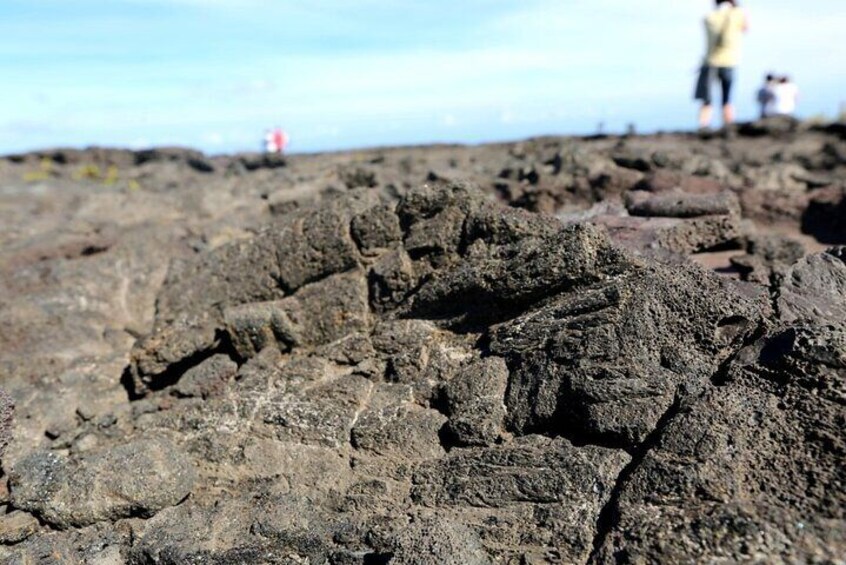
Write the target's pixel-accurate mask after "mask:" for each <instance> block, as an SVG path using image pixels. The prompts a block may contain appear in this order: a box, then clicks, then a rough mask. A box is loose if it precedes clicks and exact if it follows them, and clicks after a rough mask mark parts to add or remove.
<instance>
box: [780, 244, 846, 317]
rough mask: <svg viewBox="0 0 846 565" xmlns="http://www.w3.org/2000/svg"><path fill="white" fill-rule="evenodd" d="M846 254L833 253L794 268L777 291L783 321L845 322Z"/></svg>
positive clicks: (787, 273) (804, 260)
mask: <svg viewBox="0 0 846 565" xmlns="http://www.w3.org/2000/svg"><path fill="white" fill-rule="evenodd" d="M844 257H846V255H844V254H843V252H842V251H840V252H838V251H836V250H833V251H831V252H828V253H820V254H816V255H809V256H807V257H805V258H804V259H801V260H800V261H798V262H797V263H796V264H795V265H793V266H792V267H791V268H790V269H788V271H787V272H786V273H785V275H784V280H783V281H782V283H781V285H780V287H779V289H778V300H777V307H778V311H779V317H780V319H781V320H782V321H784V322H788V323H793V322H801V321H811V322H816V323H825V322H830V323H835V324H840V323H842V322H843V320H846V261H844Z"/></svg>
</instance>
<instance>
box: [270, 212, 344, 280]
mask: <svg viewBox="0 0 846 565" xmlns="http://www.w3.org/2000/svg"><path fill="white" fill-rule="evenodd" d="M349 222H350V218H349V217H348V215H347V212H346V211H345V210H343V209H341V208H340V207H339V206H332V207H327V208H325V209H321V210H318V211H315V212H313V213H307V214H304V215H301V216H299V217H296V218H294V219H292V220H290V221H288V222H287V223H286V224H285V225H283V226H281V228H280V232H279V233H278V234H276V242H275V244H276V260H277V262H278V265H279V269H280V271H279V274H278V282H279V283H280V284H281V285H282V287H283V288H284V289H285V290H286V292H289V293H290V292H293V291H294V290H296V289H298V288H300V287H301V286H303V285H304V284H307V283H310V282H316V281H318V280H320V279H322V278H325V277H327V276H329V275H332V274H335V273H342V272H344V271H348V270H351V269H353V268H355V267H356V266H357V265H358V250H357V247H356V245H355V243H354V242H353V241H352V239H351V238H350V229H349Z"/></svg>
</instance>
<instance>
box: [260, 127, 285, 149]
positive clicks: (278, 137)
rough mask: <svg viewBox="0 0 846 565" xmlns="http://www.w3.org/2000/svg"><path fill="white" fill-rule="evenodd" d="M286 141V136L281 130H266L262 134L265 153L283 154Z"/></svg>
mask: <svg viewBox="0 0 846 565" xmlns="http://www.w3.org/2000/svg"><path fill="white" fill-rule="evenodd" d="M288 141H289V138H288V134H287V133H285V131H284V130H283V129H282V128H279V127H277V128H274V129H273V130H267V131H266V132H265V133H264V150H265V152H266V153H277V154H281V153H284V152H285V148H286V147H287V145H288Z"/></svg>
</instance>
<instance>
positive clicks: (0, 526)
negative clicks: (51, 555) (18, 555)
mask: <svg viewBox="0 0 846 565" xmlns="http://www.w3.org/2000/svg"><path fill="white" fill-rule="evenodd" d="M39 527H40V524H39V523H38V520H36V519H35V517H34V516H32V515H31V514H27V513H26V512H21V511H19V510H15V511H13V512H10V513H9V514H5V515H3V516H0V544H8V545H11V544H15V543H20V542H22V541H23V540H25V539H26V538H28V537H29V536H31V535H32V534H34V533H35V532H37V531H38V529H39Z"/></svg>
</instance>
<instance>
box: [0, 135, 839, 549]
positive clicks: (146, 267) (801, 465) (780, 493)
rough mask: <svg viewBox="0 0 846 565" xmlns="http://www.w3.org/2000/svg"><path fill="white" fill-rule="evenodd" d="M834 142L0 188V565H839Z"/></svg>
mask: <svg viewBox="0 0 846 565" xmlns="http://www.w3.org/2000/svg"><path fill="white" fill-rule="evenodd" d="M841 137H842V136H841V135H840V133H839V132H838V131H837V130H836V129H833V130H831V131H828V130H826V129H825V128H817V129H814V130H806V129H804V128H799V129H798V130H797V131H796V132H794V133H792V134H789V135H784V136H781V135H777V136H775V137H761V138H755V137H744V136H741V137H739V138H733V137H732V136H727V137H726V138H725V139H716V138H715V139H699V138H697V137H696V136H690V135H680V134H655V135H650V136H642V137H638V136H633V135H629V136H627V137H626V138H625V139H621V138H617V137H614V136H597V137H592V138H578V139H564V138H553V137H545V138H537V139H533V140H527V141H525V142H523V143H520V144H519V145H515V144H496V145H480V146H456V145H453V146H433V147H414V148H410V147H409V148H391V149H379V150H367V149H365V150H359V151H356V152H355V153H333V154H326V155H292V156H285V157H280V156H264V155H258V154H255V155H234V156H216V157H204V156H202V155H201V154H195V153H192V152H190V151H184V150H179V149H174V150H170V149H167V150H154V151H152V152H150V153H147V154H144V155H142V156H140V160H141V161H143V163H142V164H141V165H136V164H135V161H136V158H137V156H136V153H133V152H130V151H111V150H103V149H95V150H47V151H42V152H38V153H35V154H27V155H24V156H18V157H14V158H12V159H8V158H6V159H0V194H2V195H3V196H2V200H3V205H2V206H0V225H2V226H3V228H2V229H0V327H2V328H3V330H2V331H0V380H2V382H3V388H4V389H5V390H6V391H7V392H8V393H9V395H10V396H11V397H12V398H13V399H14V403H15V406H16V417H15V433H14V437H13V439H12V441H11V442H10V443H9V446H8V448H7V450H6V451H5V453H4V454H3V469H4V474H3V477H2V481H0V504H2V505H3V506H2V507H0V533H2V532H7V531H10V532H11V535H10V536H9V537H8V539H15V540H18V539H20V541H14V542H9V543H14V545H3V544H0V562H3V563H6V562H9V563H22V564H23V563H76V562H79V563H92V564H99V565H113V564H114V565H117V564H119V563H124V562H127V563H134V564H140V563H333V564H338V565H342V564H343V565H346V564H355V565H362V564H368V563H370V564H372V563H397V562H399V563H401V562H420V561H424V560H428V561H430V562H438V563H440V562H459V563H465V562H478V563H487V562H491V563H509V564H516V563H521V564H522V563H525V564H529V563H550V562H552V563H556V562H558V563H583V562H595V563H600V562H601V563H605V562H629V561H631V562H641V561H642V562H693V561H696V562H698V561H705V562H708V561H720V560H722V561H725V560H728V561H759V562H771V561H779V560H781V561H790V562H837V560H838V559H841V557H840V556H842V555H843V554H844V551H843V548H844V547H846V539H844V536H843V535H842V532H843V531H845V530H846V528H844V523H843V520H844V515H843V512H842V508H843V506H844V505H843V500H842V498H843V497H842V496H841V491H842V488H840V486H841V485H842V483H843V482H844V477H843V472H842V469H843V468H844V465H843V458H844V449H843V445H844V441H846V440H844V436H843V425H842V424H843V405H844V398H846V396H844V395H846V389H844V384H843V383H844V382H846V379H844V374H843V372H844V366H846V358H844V354H846V353H845V352H846V331H844V328H843V320H844V319H845V318H846V316H844V313H843V312H841V311H840V308H839V306H840V305H841V304H843V303H844V296H843V288H841V287H842V286H843V285H841V284H839V283H840V282H841V281H840V280H839V278H838V277H839V274H840V271H839V270H838V265H841V266H842V264H843V261H842V259H843V258H844V256H846V252H844V251H842V250H840V249H835V250H832V251H830V252H828V253H827V254H825V255H821V256H811V257H807V258H805V257H803V255H804V253H803V250H802V249H801V246H800V245H798V243H797V241H801V242H802V244H803V245H808V248H809V249H814V248H815V247H814V246H815V244H814V241H813V240H812V239H811V238H806V237H803V238H802V239H801V240H796V239H795V238H797V237H799V235H800V234H799V228H800V227H802V224H803V222H805V226H804V229H805V230H806V231H807V232H808V233H810V234H817V236H819V237H822V238H826V237H830V238H831V239H830V241H833V242H836V241H837V240H836V237H837V228H838V224H837V221H836V220H837V218H838V214H837V212H838V210H839V203H840V201H841V200H842V198H841V192H842V190H841V188H842V185H843V182H842V181H843V178H842V177H843V167H842V166H841V165H842V163H843V162H844V160H843V159H842V156H843V148H844V147H846V145H844V143H843V140H842V139H841ZM615 161H616V162H615ZM627 167H633V168H627ZM427 178H432V179H435V180H433V181H431V183H430V184H431V186H428V187H425V186H424V187H420V186H419V185H420V183H421V182H426V181H425V179H427ZM457 179H466V180H465V181H463V182H456V181H457ZM477 187H480V188H477ZM627 193H628V194H627ZM735 197H736V198H737V199H739V202H740V204H741V206H740V209H739V210H738V206H737V203H736V202H735V201H734V198H735ZM497 200H499V201H497ZM625 204H628V208H627V207H626V206H625ZM521 208H522V209H521ZM529 210H532V211H534V212H550V213H551V214H544V213H533V212H530V211H529ZM552 214H555V215H552ZM632 214H643V215H632ZM824 233H829V234H830V235H824ZM806 242H807V243H806ZM731 249H736V250H737V253H738V254H742V253H745V255H743V256H741V257H737V258H735V260H734V264H735V265H736V266H741V267H743V268H745V269H746V270H747V271H746V272H745V273H743V276H745V278H746V279H748V280H756V281H759V282H760V283H762V284H749V283H742V282H739V281H735V280H733V279H728V278H725V279H723V278H720V277H723V276H726V275H729V276H734V275H736V274H737V273H734V272H728V271H729V269H726V268H720V269H717V270H716V272H709V271H707V270H705V269H704V268H702V267H697V266H693V265H691V263H690V261H689V260H688V258H687V257H685V255H689V254H691V253H695V252H698V251H708V252H709V253H708V258H709V260H710V259H713V260H716V259H718V258H719V259H724V258H726V257H727V256H728V254H729V253H731V252H732V251H728V253H724V254H723V253H720V254H719V255H718V254H717V253H716V252H719V251H722V250H731ZM711 252H714V253H711ZM696 260H697V261H701V262H702V263H703V264H705V261H704V258H702V257H698V258H696ZM169 265H170V266H169ZM722 266H723V267H724V266H725V265H722ZM0 413H2V411H1V410H0ZM6 485H8V489H5V490H4V487H5V486H6ZM18 522H20V524H18ZM6 526H9V527H8V528H7V529H5V530H4V529H3V528H4V527H6ZM31 528H32V529H31ZM3 535H5V534H3ZM0 537H2V536H0Z"/></svg>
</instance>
